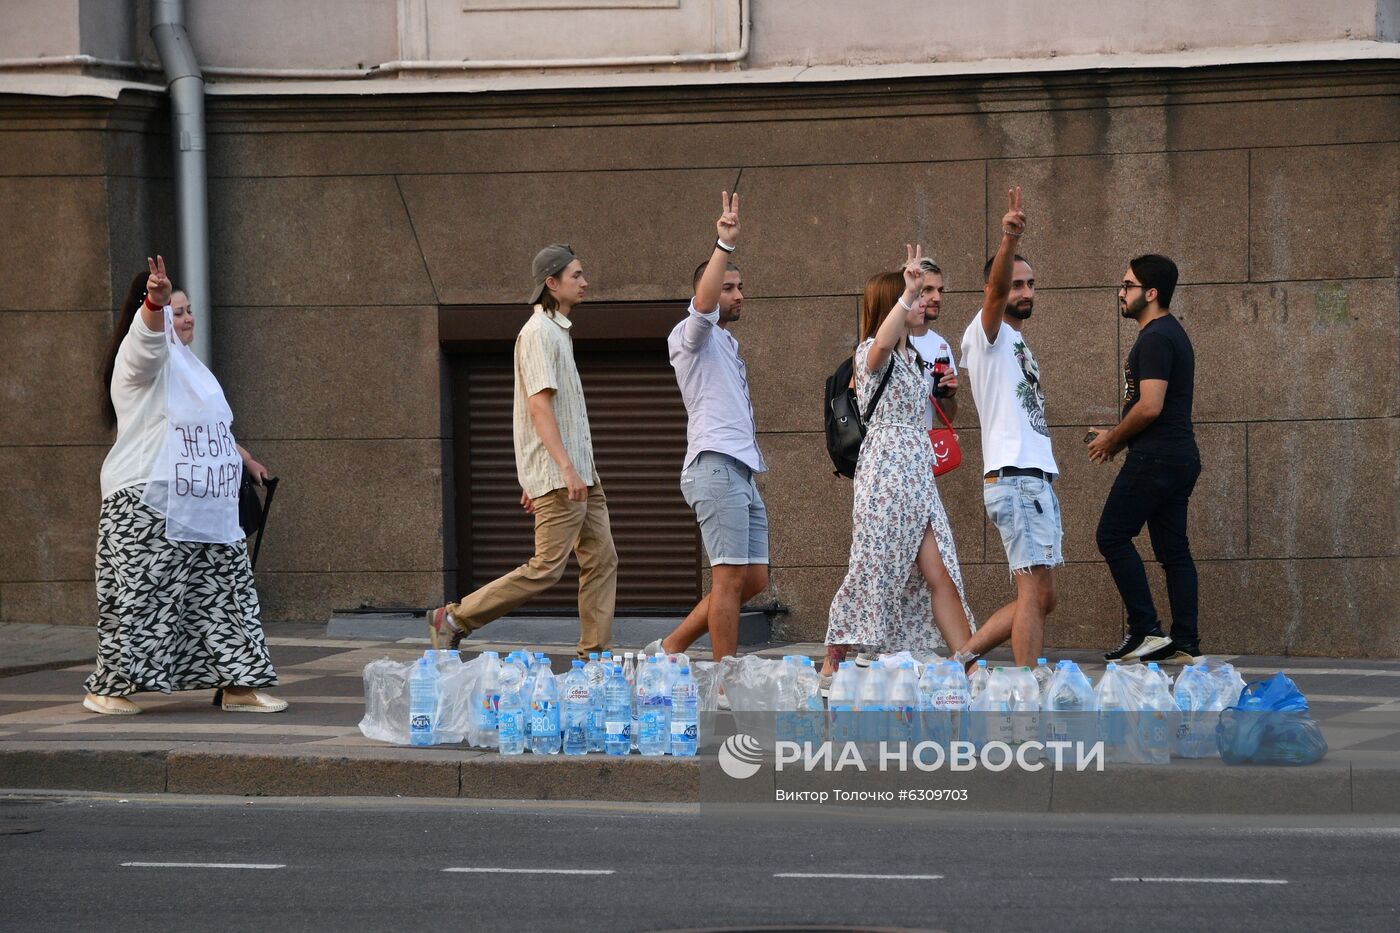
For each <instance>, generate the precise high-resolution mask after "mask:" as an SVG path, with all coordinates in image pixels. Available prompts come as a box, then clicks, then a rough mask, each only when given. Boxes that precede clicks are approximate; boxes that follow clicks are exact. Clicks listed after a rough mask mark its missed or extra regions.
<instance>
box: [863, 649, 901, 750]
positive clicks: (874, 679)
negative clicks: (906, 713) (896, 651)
mask: <svg viewBox="0 0 1400 933" xmlns="http://www.w3.org/2000/svg"><path fill="white" fill-rule="evenodd" d="M893 673H894V672H893V671H889V670H887V669H886V667H885V663H884V662H883V661H872V662H871V663H870V666H869V667H868V668H865V669H863V670H862V669H861V668H860V666H859V665H857V666H856V682H857V683H858V684H859V692H858V693H857V694H856V710H857V711H858V712H859V713H860V714H861V716H860V739H859V741H861V742H864V743H865V744H866V745H868V746H870V747H871V748H874V747H875V746H876V745H877V744H878V743H879V742H881V741H884V740H886V739H888V738H889V737H890V728H889V726H890V718H891V717H890V716H889V715H888V714H889V711H890V704H889V690H890V683H889V681H890V678H889V676H888V675H889V674H893Z"/></svg>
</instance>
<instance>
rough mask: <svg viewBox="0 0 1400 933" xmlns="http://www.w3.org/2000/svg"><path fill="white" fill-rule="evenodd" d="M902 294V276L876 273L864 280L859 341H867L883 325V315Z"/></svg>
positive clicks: (892, 273) (891, 273) (893, 273)
mask: <svg viewBox="0 0 1400 933" xmlns="http://www.w3.org/2000/svg"><path fill="white" fill-rule="evenodd" d="M903 294H904V274H903V273H900V272H877V273H876V274H875V275H872V276H871V277H870V278H868V279H866V280H865V296H864V297H863V298H862V299H861V303H860V339H861V340H868V339H870V338H871V337H874V336H875V331H877V330H879V329H880V325H881V324H882V323H884V320H885V315H886V314H889V313H890V309H891V308H893V307H894V306H895V304H896V303H897V302H898V301H899V296H900V295H903Z"/></svg>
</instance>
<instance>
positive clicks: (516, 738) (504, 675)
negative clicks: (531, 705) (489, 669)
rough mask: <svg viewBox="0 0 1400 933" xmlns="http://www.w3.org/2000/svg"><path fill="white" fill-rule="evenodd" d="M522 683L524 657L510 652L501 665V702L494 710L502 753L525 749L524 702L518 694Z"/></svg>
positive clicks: (512, 753) (517, 752)
mask: <svg viewBox="0 0 1400 933" xmlns="http://www.w3.org/2000/svg"><path fill="white" fill-rule="evenodd" d="M524 685H525V661H524V658H523V657H522V656H521V655H520V654H518V653H515V652H512V653H511V655H510V657H508V658H506V660H505V663H503V664H502V665H501V675H500V680H499V686H500V691H501V702H500V705H499V706H498V707H497V710H496V735H497V739H498V742H499V744H500V749H501V754H502V755H519V754H522V753H523V752H524V751H525V703H524V701H523V700H522V699H521V695H520V694H521V690H523V689H524Z"/></svg>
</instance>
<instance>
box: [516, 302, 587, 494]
mask: <svg viewBox="0 0 1400 933" xmlns="http://www.w3.org/2000/svg"><path fill="white" fill-rule="evenodd" d="M571 326H572V325H571V324H570V322H569V319H568V318H567V317H566V316H564V315H562V314H558V313H555V314H550V313H548V312H547V311H545V310H544V308H543V307H542V306H540V305H535V313H534V314H532V315H530V319H529V320H528V321H526V322H525V326H524V327H522V328H520V334H519V336H517V337H516V338H515V473H516V476H517V477H518V478H519V480H520V488H521V489H523V490H525V494H526V495H527V496H529V497H530V498H531V499H534V498H536V497H537V496H542V495H544V494H545V493H547V492H549V491H551V490H554V489H561V488H563V486H564V473H563V471H562V470H560V468H559V464H557V463H555V462H554V458H553V457H551V456H550V455H549V451H548V450H546V449H545V446H544V442H543V441H542V440H540V436H539V434H538V433H537V432H536V431H535V424H534V421H533V420H532V419H531V418H530V405H529V399H530V396H532V395H535V394H537V393H539V392H542V391H544V390H545V389H553V390H554V392H553V394H552V395H551V397H550V403H551V404H552V405H553V407H554V418H555V420H556V421H557V422H558V423H559V436H560V438H562V439H563V441H564V451H565V452H566V453H567V454H568V455H569V459H570V460H571V461H573V464H574V469H575V470H577V471H578V475H579V477H580V478H581V479H582V480H583V481H584V483H586V484H587V485H589V486H592V485H593V484H594V483H596V482H597V476H596V474H595V472H594V468H593V435H592V432H591V431H589V429H588V408H587V406H585V405H584V402H583V383H582V382H580V381H579V377H578V367H577V366H576V365H575V364H574V342H573V338H572V337H571V336H570V334H569V328H570V327H571Z"/></svg>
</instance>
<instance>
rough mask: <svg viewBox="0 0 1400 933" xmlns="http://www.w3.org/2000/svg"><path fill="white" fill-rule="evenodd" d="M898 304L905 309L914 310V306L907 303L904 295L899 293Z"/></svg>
mask: <svg viewBox="0 0 1400 933" xmlns="http://www.w3.org/2000/svg"><path fill="white" fill-rule="evenodd" d="M899 306H900V307H901V308H903V309H904V310H905V311H913V310H914V306H913V305H911V304H909V303H908V302H906V301H905V300H904V296H903V295H900V296H899Z"/></svg>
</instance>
